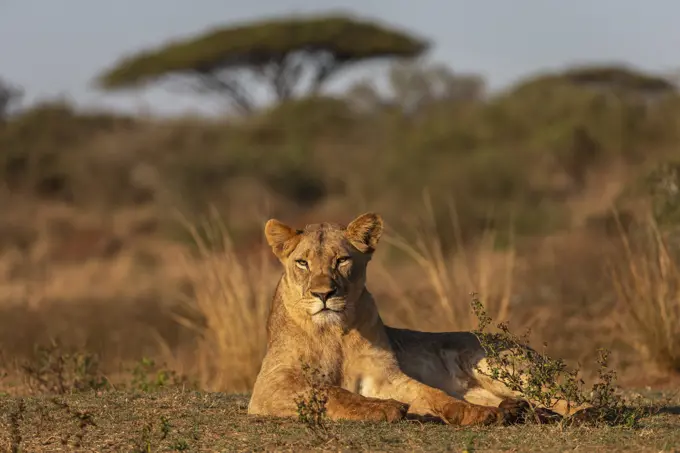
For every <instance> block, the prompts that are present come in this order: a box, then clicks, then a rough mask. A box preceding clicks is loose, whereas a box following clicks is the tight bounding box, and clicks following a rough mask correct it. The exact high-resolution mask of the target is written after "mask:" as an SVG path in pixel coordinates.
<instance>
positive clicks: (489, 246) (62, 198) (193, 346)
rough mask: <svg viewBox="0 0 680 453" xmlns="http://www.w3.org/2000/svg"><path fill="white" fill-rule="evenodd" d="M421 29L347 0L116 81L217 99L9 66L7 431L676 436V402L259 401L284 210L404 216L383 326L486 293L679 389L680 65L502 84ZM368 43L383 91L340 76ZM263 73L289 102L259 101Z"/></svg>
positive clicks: (489, 300)
mask: <svg viewBox="0 0 680 453" xmlns="http://www.w3.org/2000/svg"><path fill="white" fill-rule="evenodd" d="M321 31H322V32H323V33H321ZM357 31H359V32H361V33H359V34H358V35H357V34H355V32H357ZM357 33H358V32H357ZM283 36H286V37H294V39H293V38H291V39H290V40H288V38H286V39H283ZM356 36H361V37H362V39H358V38H356V39H355V37H356ZM255 43H257V45H255ZM272 43H277V45H276V46H275V45H274V44H272ZM426 49H427V44H426V43H425V41H423V40H422V39H421V38H416V37H413V36H410V35H409V34H408V33H406V32H401V31H394V30H391V29H388V28H384V27H383V26H380V25H376V24H373V23H369V22H358V21H355V20H354V19H351V18H346V17H328V18H307V19H291V20H290V21H285V20H279V21H269V22H262V23H258V24H245V25H239V26H237V27H235V28H228V29H224V30H215V31H212V32H209V33H208V34H206V35H203V36H199V37H197V38H191V39H190V40H188V41H186V42H176V43H172V44H169V45H167V46H165V47H163V48H159V49H157V50H155V51H145V52H144V53H142V54H141V55H136V56H135V55H133V56H131V57H130V58H128V59H125V60H123V61H122V62H118V63H116V65H114V66H113V67H112V68H109V69H107V70H106V71H105V73H104V74H103V75H102V76H101V77H100V78H99V81H100V83H101V84H102V86H103V87H106V88H107V89H123V88H126V89H127V88H130V87H133V86H138V85H139V84H140V83H151V82H156V81H159V80H160V79H161V78H167V77H176V76H181V78H182V79H183V80H185V81H187V80H188V81H189V82H188V83H190V84H192V85H191V86H192V87H194V88H196V87H198V88H199V90H201V91H204V90H210V91H211V92H219V93H221V94H224V95H225V99H226V100H227V101H228V102H227V104H229V105H235V106H236V109H237V111H238V112H240V113H243V112H247V115H242V114H241V115H224V116H219V117H214V118H202V117H181V118H169V119H168V118H154V117H149V116H143V115H132V114H120V113H114V112H110V111H90V110H84V109H82V108H79V107H78V106H76V105H73V104H71V103H69V102H65V101H60V100H44V101H42V102H40V103H36V104H33V105H22V104H20V103H19V101H20V93H21V91H20V90H18V88H15V86H14V85H12V84H9V83H5V82H3V84H2V86H3V87H4V88H0V206H2V215H0V394H3V395H5V396H2V397H0V407H1V408H2V409H0V414H2V417H3V418H2V421H1V422H0V427H2V428H0V445H2V446H3V448H4V447H5V446H8V448H10V447H11V448H15V447H16V448H19V447H21V448H24V449H26V450H25V451H36V450H39V449H41V448H42V449H47V450H49V449H51V448H55V446H56V445H62V444H63V445H66V446H70V447H69V448H78V447H77V445H81V446H82V447H83V448H95V449H98V450H107V449H108V450H116V449H120V448H127V449H137V450H136V451H150V450H149V449H151V450H154V451H155V450H156V449H160V448H168V449H171V450H172V449H174V450H198V449H199V448H206V449H215V450H217V449H220V448H222V449H229V450H234V449H235V450H243V449H251V450H261V449H284V450H285V449H289V450H295V449H298V448H303V449H305V448H329V449H336V450H337V449H340V448H345V449H372V450H376V449H378V450H395V449H405V450H409V451H413V450H431V449H439V450H443V449H468V450H471V449H472V448H474V447H476V448H483V449H497V450H499V449H500V450H508V449H520V450H522V451H529V450H541V451H544V450H545V449H546V448H548V449H561V450H564V449H568V448H575V447H577V446H581V447H584V446H585V447H586V448H587V449H588V450H589V451H594V450H597V449H607V448H610V449H611V448H614V447H616V446H617V445H619V446H620V445H624V444H625V446H626V448H629V449H635V450H636V451H646V450H647V449H649V450H650V451H652V450H654V451H659V450H660V449H670V448H673V446H677V445H678V442H679V441H680V439H678V437H677V433H678V432H680V430H678V429H677V428H678V426H679V425H678V420H677V416H676V415H675V416H674V415H673V414H671V412H673V410H674V409H673V407H670V406H667V409H666V410H665V412H666V413H665V414H661V415H658V416H657V417H655V418H650V419H648V420H646V421H644V420H643V421H642V422H641V423H642V426H643V429H634V428H630V429H629V430H627V428H606V429H604V428H603V429H602V430H592V429H591V428H572V429H570V430H566V431H565V430H562V428H560V429H558V428H555V427H541V426H530V427H511V428H489V429H479V430H453V429H451V428H450V427H446V426H438V425H432V426H425V427H422V426H420V425H417V424H414V423H407V422H404V423H403V424H400V425H397V426H388V425H381V424H364V425H361V426H358V425H357V424H342V423H340V424H330V425H328V424H321V425H319V426H316V425H314V426H311V425H310V424H305V423H298V422H295V421H274V422H269V421H263V420H257V421H254V422H253V421H248V420H247V419H246V418H245V415H244V414H245V407H246V404H247V392H248V391H249V390H250V388H251V386H252V384H253V382H254V379H255V376H256V373H257V371H258V369H259V365H260V360H261V358H262V355H263V352H264V348H265V342H264V338H265V326H264V321H265V319H266V315H267V311H268V304H269V299H270V297H271V294H272V292H273V289H274V284H275V283H276V279H277V277H278V275H279V267H278V265H277V262H276V261H275V259H274V257H273V256H272V255H271V253H270V251H269V250H268V249H267V247H266V246H265V244H264V242H263V237H262V236H263V234H262V227H263V224H264V221H265V220H266V219H268V218H270V217H277V218H280V219H281V220H285V221H286V222H289V223H291V224H296V225H302V224H305V223H312V222H317V221H340V222H347V221H348V220H350V219H351V218H352V217H353V216H355V215H356V214H358V213H359V212H361V211H365V210H369V209H370V210H374V211H377V212H380V213H381V214H382V215H383V216H384V217H385V219H386V221H387V222H388V232H387V236H386V238H385V239H384V241H383V242H382V243H381V245H380V247H379V250H378V252H377V254H376V256H375V258H374V261H373V263H372V267H371V269H370V274H369V287H370V289H371V291H372V292H373V293H374V295H375V296H376V298H377V300H378V304H379V306H380V308H381V311H382V315H383V318H384V319H385V320H386V322H387V323H389V324H392V325H396V326H401V327H409V328H415V329H422V330H435V331H440V330H457V329H474V328H476V327H477V325H478V319H477V318H476V316H475V315H474V313H473V311H472V310H471V307H470V297H469V294H470V293H471V292H476V293H477V294H478V297H479V302H480V304H481V306H482V307H483V308H484V309H485V311H486V312H487V313H489V315H491V317H493V318H494V319H495V320H497V321H503V322H507V323H508V325H509V327H510V329H511V330H513V331H524V330H525V329H526V328H530V329H531V331H532V334H531V340H532V344H534V345H541V344H542V343H543V342H545V343H547V347H546V349H545V350H546V351H547V353H549V354H550V355H551V356H554V357H561V358H564V359H565V362H566V364H568V365H569V366H571V367H575V366H577V365H578V364H580V365H581V370H582V377H583V378H584V379H585V380H586V381H588V380H593V379H595V378H596V377H597V375H598V373H600V372H601V369H600V366H599V365H598V361H597V358H598V357H600V354H601V352H600V349H601V348H606V349H608V350H610V351H611V354H610V356H609V366H611V367H613V368H614V369H616V371H617V375H618V378H619V381H618V382H619V384H621V385H622V386H623V387H624V388H626V389H628V391H632V389H644V388H646V387H649V388H648V389H647V390H646V392H647V393H648V394H652V395H654V396H655V397H658V395H659V394H660V393H659V392H662V391H664V389H666V390H667V389H672V388H674V387H677V385H678V382H680V380H679V379H678V377H679V376H680V269H679V268H678V265H680V148H679V146H680V94H679V93H678V90H677V87H676V86H675V85H674V84H673V83H671V82H670V81H669V80H667V79H666V78H664V77H662V76H661V75H657V74H648V73H644V72H642V71H640V70H637V69H636V68H633V67H627V66H597V65H593V66H589V67H573V68H557V69H555V71H554V72H550V73H542V74H531V75H527V77H526V78H525V79H524V80H521V81H519V82H518V83H517V84H515V85H514V86H511V87H508V88H507V89H505V90H503V91H501V92H494V93H489V92H488V91H487V90H486V88H485V83H484V80H483V78H482V77H480V76H478V75H476V74H468V73H457V72H456V71H455V70H452V69H451V68H449V67H447V66H445V65H442V64H438V63H436V62H432V61H430V60H428V59H427V58H426V57H425V56H424V55H423V53H424V52H425V50H426ZM407 57H408V58H409V59H406V58H407ZM415 57H419V58H415ZM414 58H415V59H414ZM374 59H378V60H393V61H390V63H389V65H388V70H387V81H388V86H389V90H388V91H387V92H380V91H378V90H377V89H375V87H374V82H375V81H374V80H369V79H366V80H362V81H359V82H358V83H356V84H355V85H354V86H352V87H351V88H350V89H349V90H347V91H346V92H344V93H340V94H335V95H330V94H328V93H327V92H325V91H323V90H321V88H322V87H323V85H324V83H325V81H326V79H327V78H329V77H330V76H331V75H333V76H335V72H336V71H337V70H339V69H341V68H342V70H343V71H344V70H345V69H346V68H347V69H349V68H348V67H349V66H358V65H360V64H364V63H365V60H371V61H372V60H374ZM303 71H306V72H305V74H307V76H308V79H307V80H309V77H311V80H312V81H311V82H310V84H309V85H305V86H303V85H301V83H302V80H303V75H302V72H303ZM245 73H248V74H251V75H252V73H258V74H261V75H262V78H261V79H260V80H261V81H263V83H264V84H265V85H266V86H268V87H270V88H271V89H272V92H273V93H274V94H275V96H276V98H277V101H276V102H274V103H272V104H271V105H267V106H264V107H259V106H257V105H255V104H254V103H253V102H251V100H250V99H246V98H247V97H248V96H249V93H250V91H249V90H250V89H251V88H249V87H250V85H248V83H246V81H248V80H252V79H248V78H242V77H243V76H244V74H245ZM286 74H287V75H286ZM310 74H311V76H310ZM376 77H377V76H376ZM236 93H240V94H236ZM199 391H200V392H199ZM211 392H224V393H226V394H230V395H231V394H235V395H236V396H225V395H224V394H222V393H211ZM244 395H245V396H244ZM674 398H675V399H674ZM668 404H671V405H672V404H676V405H677V398H676V396H674V395H670V396H669V399H668ZM675 412H677V410H675ZM312 425H313V424H312ZM45 442H47V443H45ZM88 442H90V443H89V444H88ZM123 445H125V446H123ZM16 451H21V450H16Z"/></svg>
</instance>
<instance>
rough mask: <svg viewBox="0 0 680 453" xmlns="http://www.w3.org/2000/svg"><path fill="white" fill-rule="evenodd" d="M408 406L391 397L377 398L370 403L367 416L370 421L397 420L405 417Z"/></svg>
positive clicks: (390, 421)
mask: <svg viewBox="0 0 680 453" xmlns="http://www.w3.org/2000/svg"><path fill="white" fill-rule="evenodd" d="M408 408H409V405H408V404H405V403H402V402H400V401H396V400H393V399H389V400H379V401H375V402H373V403H372V404H371V406H370V407H369V409H368V412H369V413H368V414H367V418H368V419H369V420H372V421H386V422H389V423H392V422H397V421H399V420H403V419H404V417H406V413H407V412H408Z"/></svg>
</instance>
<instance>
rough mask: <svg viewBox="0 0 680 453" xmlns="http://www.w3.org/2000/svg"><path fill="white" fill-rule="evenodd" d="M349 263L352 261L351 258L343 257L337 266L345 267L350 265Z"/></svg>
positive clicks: (338, 260) (339, 259) (337, 262)
mask: <svg viewBox="0 0 680 453" xmlns="http://www.w3.org/2000/svg"><path fill="white" fill-rule="evenodd" d="M349 261H350V257H349V256H341V257H340V258H338V259H337V261H336V266H343V265H345V264H347V263H349Z"/></svg>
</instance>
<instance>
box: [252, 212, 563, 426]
mask: <svg viewBox="0 0 680 453" xmlns="http://www.w3.org/2000/svg"><path fill="white" fill-rule="evenodd" d="M382 232H383V221H382V219H381V217H380V216H379V215H377V214H374V213H367V214H363V215H361V216H359V217H357V218H356V219H354V220H353V221H352V222H351V223H350V224H349V225H348V226H347V227H344V226H342V225H336V224H329V223H321V224H315V225H308V226H307V227H305V228H304V229H303V230H298V229H294V228H291V227H289V226H287V225H284V224H283V223H281V222H279V221H278V220H276V219H271V220H269V221H268V222H267V223H266V225H265V235H266V238H267V242H268V243H269V245H270V246H271V248H272V250H273V252H274V254H275V255H276V257H277V258H278V259H279V260H280V261H281V263H282V264H283V266H284V268H285V271H284V273H283V275H282V276H281V279H280V280H279V283H278V285H277V287H276V291H275V294H274V299H273V302H272V306H271V312H270V314H269V319H268V323H267V336H268V339H267V353H266V355H265V357H264V360H263V362H262V367H261V369H260V372H259V374H258V376H257V380H256V382H255V386H254V389H253V394H252V397H251V399H250V404H249V406H248V413H249V414H257V415H273V416H294V415H296V413H297V405H296V402H295V399H296V397H298V396H299V395H301V394H304V393H305V392H307V391H309V390H310V385H311V384H310V383H309V379H307V377H306V376H305V375H304V373H303V366H302V364H303V363H306V364H308V365H309V366H310V367H312V368H316V369H317V370H318V371H319V372H320V373H321V374H322V375H323V376H324V379H325V380H324V382H323V383H322V385H323V386H324V389H325V391H326V394H327V398H328V400H327V403H326V414H327V416H328V417H329V418H330V419H352V420H387V421H395V420H399V419H402V418H403V417H404V416H405V415H406V414H407V412H408V413H409V414H414V416H416V417H418V416H424V417H432V416H434V417H438V418H440V419H442V420H443V421H445V422H447V423H450V424H454V425H473V424H490V423H497V422H510V421H512V420H514V419H516V418H517V417H518V414H519V412H521V411H522V410H524V409H526V407H527V406H526V402H522V401H519V400H518V399H516V395H515V394H514V393H513V392H512V391H511V390H510V389H508V388H507V387H506V386H504V385H503V384H501V383H499V382H497V381H493V380H491V379H489V378H487V377H486V376H484V374H483V373H480V371H479V370H483V369H484V367H485V366H487V365H486V363H485V359H484V350H483V349H482V347H481V345H480V343H479V342H478V340H477V338H476V336H475V335H474V334H472V333H471V332H450V333H427V332H416V331H412V330H405V329H396V328H392V327H388V326H386V325H384V324H383V322H382V320H381V318H380V315H379V314H378V310H377V307H376V305H375V302H374V300H373V298H372V296H371V294H370V293H369V292H368V290H367V289H366V269H367V265H368V262H369V261H370V259H371V256H372V254H373V252H374V250H375V248H376V246H377V244H378V241H379V240H380V236H381V234H382ZM477 367H479V369H478V368H477ZM554 409H555V410H556V411H557V412H559V413H561V414H563V415H564V414H567V413H568V412H569V411H570V409H569V407H568V405H566V404H562V405H558V406H557V407H555V408H554Z"/></svg>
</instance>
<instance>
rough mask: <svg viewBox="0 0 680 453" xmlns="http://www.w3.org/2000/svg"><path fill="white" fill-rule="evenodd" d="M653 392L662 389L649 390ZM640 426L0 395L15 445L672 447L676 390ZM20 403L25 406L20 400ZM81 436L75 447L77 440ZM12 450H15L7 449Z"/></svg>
mask: <svg viewBox="0 0 680 453" xmlns="http://www.w3.org/2000/svg"><path fill="white" fill-rule="evenodd" d="M653 396H654V397H656V398H668V395H663V394H661V393H657V394H655V395H653ZM671 398H672V399H670V400H669V399H667V400H666V401H669V402H670V404H669V405H667V406H666V407H665V409H664V410H662V411H661V412H660V413H658V414H657V415H653V416H650V417H648V418H646V419H644V420H643V421H642V422H641V426H640V427H639V428H611V427H603V428H586V427H580V428H573V427H560V426H536V425H529V426H514V427H492V428H455V427H451V426H447V425H438V424H422V423H419V422H414V421H403V422H400V423H397V424H392V425H390V424H386V423H360V422H339V423H327V427H326V428H325V431H314V430H312V429H310V428H309V427H307V426H306V425H304V424H302V423H300V422H298V421H297V420H286V419H265V418H248V417H247V415H246V407H247V402H248V397H247V395H226V394H221V393H203V392H194V391H188V390H181V389H174V390H173V389H168V390H163V391H159V392H151V393H126V392H117V391H109V392H103V393H95V392H90V393H82V394H74V395H69V396H59V397H56V398H55V397H49V396H38V397H27V398H23V399H19V398H16V397H9V396H3V397H0V413H1V414H2V419H1V421H0V448H1V449H2V450H3V451H5V450H10V449H11V448H12V447H16V446H17V445H18V446H20V447H21V450H20V451H26V452H29V451H145V452H146V451H153V452H155V451H305V450H311V449H313V450H325V451H462V450H467V451H574V450H578V451H589V452H591V451H592V452H595V451H636V452H647V451H649V452H651V451H654V452H658V451H680V399H678V398H677V395H676V397H671ZM21 405H23V409H20V407H21ZM78 445H80V447H78ZM15 451H16V450H15Z"/></svg>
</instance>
